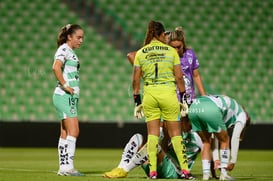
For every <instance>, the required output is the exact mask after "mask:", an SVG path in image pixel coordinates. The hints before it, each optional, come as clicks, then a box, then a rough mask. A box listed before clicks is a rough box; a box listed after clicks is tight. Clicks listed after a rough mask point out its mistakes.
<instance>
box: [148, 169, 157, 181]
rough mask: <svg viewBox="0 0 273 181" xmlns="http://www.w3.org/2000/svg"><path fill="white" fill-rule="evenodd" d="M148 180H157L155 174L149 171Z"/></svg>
mask: <svg viewBox="0 0 273 181" xmlns="http://www.w3.org/2000/svg"><path fill="white" fill-rule="evenodd" d="M149 179H157V172H156V171H151V172H150V174H149Z"/></svg>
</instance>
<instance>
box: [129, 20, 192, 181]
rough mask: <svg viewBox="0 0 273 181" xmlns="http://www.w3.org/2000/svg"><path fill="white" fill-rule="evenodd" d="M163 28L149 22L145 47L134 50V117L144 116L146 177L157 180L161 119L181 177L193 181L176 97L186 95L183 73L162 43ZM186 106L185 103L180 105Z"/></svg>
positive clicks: (173, 56) (176, 57)
mask: <svg viewBox="0 0 273 181" xmlns="http://www.w3.org/2000/svg"><path fill="white" fill-rule="evenodd" d="M164 32H165V29H164V26H163V25H162V24H161V23H160V22H156V21H150V22H149V25H148V29H147V33H146V38H145V46H144V47H142V48H141V49H140V50H138V51H137V53H136V57H135V61H134V68H133V80H132V86H133V93H134V101H135V105H136V108H135V116H136V117H138V118H140V117H141V116H142V108H143V111H144V115H145V117H146V124H147V132H148V141H147V153H148V156H149V170H150V174H149V177H150V178H152V179H154V178H157V175H158V174H157V147H158V140H159V134H160V131H159V128H160V120H161V118H162V119H163V120H164V121H165V122H164V124H165V126H166V128H167V130H168V134H169V136H170V138H171V142H172V145H173V147H174V151H175V153H176V155H177V158H178V161H179V165H180V168H181V174H182V177H183V178H185V179H192V175H191V174H190V172H189V169H188V163H187V156H186V150H185V145H184V144H183V143H182V136H181V124H180V122H179V120H180V104H179V101H178V98H177V94H176V88H178V90H179V92H180V94H181V97H184V94H185V85H184V80H183V74H182V70H181V67H180V60H179V56H178V54H177V52H176V50H175V49H174V48H172V47H170V46H169V45H167V44H165V43H164V42H165V34H164ZM141 77H142V78H143V80H144V88H143V90H144V93H143V103H142V102H141V97H140V92H139V90H140V79H141ZM181 102H182V101H181ZM182 105H183V106H185V104H182Z"/></svg>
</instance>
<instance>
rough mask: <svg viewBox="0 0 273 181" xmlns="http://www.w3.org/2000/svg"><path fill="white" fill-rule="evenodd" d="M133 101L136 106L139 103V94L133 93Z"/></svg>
mask: <svg viewBox="0 0 273 181" xmlns="http://www.w3.org/2000/svg"><path fill="white" fill-rule="evenodd" d="M134 101H135V104H136V105H137V106H138V105H140V104H141V99H140V94H134Z"/></svg>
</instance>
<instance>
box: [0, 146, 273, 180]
mask: <svg viewBox="0 0 273 181" xmlns="http://www.w3.org/2000/svg"><path fill="white" fill-rule="evenodd" d="M121 153H122V150H121V149H83V148H77V150H76V157H75V161H74V164H75V167H76V168H77V169H78V170H79V171H81V172H83V173H85V176H84V177H65V176H64V177H62V176H57V175H56V172H57V169H58V161H57V160H58V157H57V149H54V148H0V181H22V180H26V181H40V180H41V181H54V180H58V181H63V180H65V181H70V180H73V181H78V180H79V181H89V180H90V181H97V180H105V181H107V180H119V181H121V180H127V181H130V180H131V181H132V180H140V181H141V180H143V181H144V180H145V181H146V180H147V179H146V177H145V175H144V172H143V170H142V169H141V168H136V169H134V170H133V171H132V172H130V173H129V175H128V177H127V178H124V179H107V178H103V177H102V175H103V173H104V172H105V171H109V170H111V169H112V168H114V167H115V166H117V164H118V163H119V160H120V156H121ZM200 156H201V155H199V157H198V159H197V161H196V163H195V165H194V167H193V170H192V173H193V175H194V176H196V177H197V180H201V179H202V169H201V161H200ZM218 173H219V172H218ZM230 175H231V176H233V177H234V178H235V179H236V180H251V181H254V180H273V150H240V151H239V154H238V162H237V164H236V166H235V169H234V170H233V171H232V172H231V173H230ZM160 180H162V179H160ZM170 180H171V179H170Z"/></svg>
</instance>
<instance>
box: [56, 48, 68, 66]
mask: <svg viewBox="0 0 273 181" xmlns="http://www.w3.org/2000/svg"><path fill="white" fill-rule="evenodd" d="M66 51H67V50H66V48H65V47H59V48H58V50H57V51H56V53H55V56H54V61H55V60H60V61H61V62H63V63H64V62H65V54H66Z"/></svg>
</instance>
